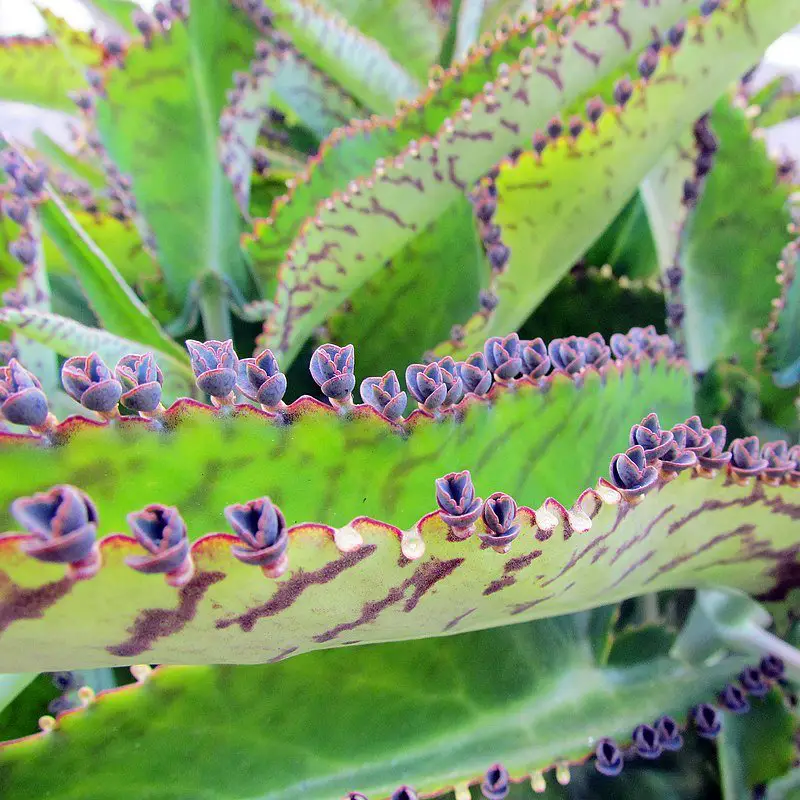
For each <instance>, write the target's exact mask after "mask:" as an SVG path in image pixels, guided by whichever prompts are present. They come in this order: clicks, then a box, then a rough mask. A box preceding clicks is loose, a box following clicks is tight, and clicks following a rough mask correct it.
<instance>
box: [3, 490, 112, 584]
mask: <svg viewBox="0 0 800 800" xmlns="http://www.w3.org/2000/svg"><path fill="white" fill-rule="evenodd" d="M11 514H12V516H13V517H14V519H16V520H17V522H19V524H20V525H22V527H23V528H25V530H27V531H28V533H30V534H31V538H30V539H29V540H26V541H25V542H23V544H22V549H23V550H24V551H25V552H26V553H27V554H28V555H30V556H33V557H34V558H36V559H38V560H39V561H46V562H48V563H52V564H67V565H68V567H67V569H68V572H69V574H70V576H71V577H72V578H73V579H74V580H83V579H86V578H91V577H92V576H94V575H95V574H97V571H98V570H99V569H100V550H99V548H98V546H97V542H96V540H97V509H96V508H95V506H94V503H93V502H92V501H91V499H90V498H89V496H88V495H86V494H84V492H82V491H81V490H80V489H76V488H75V487H74V486H68V485H64V486H54V487H53V488H52V489H50V490H49V491H47V492H44V493H42V494H35V495H33V496H32V497H20V498H19V499H18V500H15V501H14V502H13V503H12V504H11Z"/></svg>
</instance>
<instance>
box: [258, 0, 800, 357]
mask: <svg viewBox="0 0 800 800" xmlns="http://www.w3.org/2000/svg"><path fill="white" fill-rule="evenodd" d="M771 1H772V0H765V11H764V13H763V15H762V14H761V13H760V14H759V16H758V20H755V19H753V20H750V22H752V23H753V25H754V26H756V27H753V26H751V25H749V24H746V23H745V21H744V18H743V16H741V15H734V14H732V13H731V12H726V11H721V12H719V19H718V20H717V19H715V20H714V22H713V24H714V26H715V31H716V32H717V33H716V34H715V35H714V36H707V37H705V38H704V39H703V41H702V42H697V41H695V40H694V39H695V37H693V36H692V35H690V36H687V37H686V40H687V43H686V44H685V45H684V46H683V47H682V48H681V49H680V50H679V51H678V52H677V53H675V54H674V55H673V56H672V58H671V60H670V62H669V65H668V66H665V67H663V69H662V72H660V73H657V75H656V76H655V77H654V78H653V79H652V81H651V82H650V84H649V85H648V87H647V91H646V92H645V94H646V95H647V98H648V100H647V102H648V104H650V103H656V102H657V103H658V105H659V108H664V109H665V110H664V116H661V115H658V116H657V117H654V116H653V115H652V114H651V113H649V112H642V111H641V108H640V101H635V102H632V103H631V104H629V108H628V109H627V110H626V112H625V114H624V115H623V122H624V125H623V124H621V125H620V126H619V130H618V131H616V132H615V133H616V135H615V137H614V140H615V141H622V142H625V141H626V134H625V130H626V129H627V130H628V132H629V133H628V135H627V136H628V137H629V138H627V142H626V144H627V146H626V148H625V159H624V161H623V164H624V166H625V171H624V176H620V178H619V181H615V182H614V184H613V185H612V186H607V185H603V184H602V182H601V183H600V188H597V183H596V182H595V183H594V184H592V185H591V186H590V187H589V189H587V191H592V192H594V191H597V192H598V193H599V196H600V198H603V196H604V191H605V190H608V191H609V192H614V190H616V191H617V192H618V197H617V198H616V199H615V197H614V196H613V194H612V199H611V200H610V202H607V203H605V206H604V207H605V208H606V209H608V212H609V213H610V215H611V218H613V215H614V214H615V213H616V212H617V211H618V210H619V209H620V208H621V207H622V205H623V203H624V202H625V200H626V199H627V198H628V197H629V196H630V194H631V192H632V191H633V188H634V187H635V185H636V183H637V182H638V180H639V179H640V178H641V177H642V176H643V175H644V174H645V173H646V171H647V169H648V168H649V167H650V166H651V165H652V164H653V162H654V161H655V160H656V158H657V156H658V154H659V153H660V152H661V150H663V147H664V146H665V145H666V144H667V143H668V142H669V141H671V139H672V138H674V136H675V135H676V133H677V131H678V130H680V126H681V124H682V123H684V124H685V123H688V121H689V120H691V119H692V117H693V116H695V115H696V113H697V112H698V111H699V110H700V109H702V108H703V107H705V106H707V104H708V102H709V101H710V99H711V98H713V97H715V96H716V95H717V94H718V93H719V91H721V90H722V88H723V87H724V86H725V83H726V82H727V81H728V80H729V79H730V77H731V74H736V73H737V72H738V71H739V70H741V69H742V65H743V64H746V63H748V60H749V59H750V58H752V57H753V55H754V54H755V53H757V52H759V51H760V49H761V48H762V47H763V46H764V44H766V43H767V42H768V41H769V40H770V39H771V38H773V36H774V34H775V33H776V32H777V31H779V30H780V28H781V27H782V26H785V25H786V24H787V23H788V21H789V20H793V19H794V17H795V15H796V13H797V12H798V10H800V8H798V9H795V8H791V9H789V7H788V6H787V5H786V4H785V3H784V4H782V5H781V6H780V13H777V12H776V13H771V12H770V13H768V12H767V11H766V5H768V4H769V2H771ZM796 1H797V0H793V2H796ZM680 5H681V7H680V8H679V9H678V8H675V7H674V5H673V4H672V3H661V4H660V5H659V6H658V7H657V8H650V9H649V10H647V11H645V10H643V9H642V8H641V7H633V6H625V8H624V9H623V10H622V12H620V13H621V14H624V13H625V11H626V10H627V11H628V12H629V16H626V17H625V18H624V22H623V24H624V25H626V26H627V28H628V29H629V30H630V31H631V36H633V37H634V38H637V37H641V38H643V39H644V38H645V37H646V36H651V35H652V28H651V25H652V24H655V23H656V18H658V21H659V22H669V21H670V19H672V17H673V15H675V14H676V12H679V13H680V14H683V13H684V12H685V9H684V8H683V5H682V4H680ZM798 6H799V7H800V3H798ZM609 13H610V12H609ZM614 13H616V12H614ZM709 24H710V23H709ZM579 30H580V29H579ZM576 36H577V34H576ZM592 37H594V39H592ZM585 40H586V41H590V42H592V41H593V43H594V49H595V50H597V49H600V50H601V52H604V56H605V57H604V59H603V60H602V61H601V64H602V65H607V67H608V69H612V68H613V67H615V66H618V64H619V62H620V61H623V60H624V48H623V47H622V45H621V44H620V42H619V35H618V34H617V33H615V32H614V30H613V29H611V28H609V27H608V26H601V25H596V26H594V27H590V28H588V29H587V31H586V32H585ZM603 48H607V49H606V50H604V49H603ZM620 50H622V51H623V52H620ZM560 52H563V56H562V60H561V62H560V64H559V68H558V69H559V72H558V75H559V79H560V81H561V84H560V88H559V84H558V81H554V80H553V79H552V77H549V78H548V77H544V76H543V75H542V73H541V71H537V69H536V66H537V65H535V62H534V64H533V65H532V64H528V65H527V66H526V65H517V66H514V67H511V68H510V69H509V70H508V73H507V75H506V76H505V77H504V78H503V79H502V81H501V83H502V87H501V86H498V87H497V88H496V89H495V90H494V94H491V95H490V101H489V102H486V101H485V100H484V98H483V97H479V98H477V99H476V101H475V102H474V104H473V105H472V106H471V108H470V109H468V110H464V111H461V112H459V114H457V115H455V116H454V118H453V121H452V123H451V125H449V126H447V127H446V128H445V129H443V131H442V132H441V135H440V137H439V138H438V139H436V140H431V141H421V142H420V143H419V144H418V145H417V146H415V147H410V148H409V150H408V152H406V153H405V154H404V156H403V157H401V158H398V159H394V160H392V161H387V162H386V163H384V164H383V165H380V164H379V165H378V166H377V167H376V169H375V170H374V171H373V173H372V174H371V175H370V176H369V177H368V178H366V179H364V180H360V181H357V182H355V184H354V185H353V186H352V187H351V189H350V191H349V192H348V195H347V196H346V197H342V196H335V197H333V198H331V199H330V201H329V202H327V203H323V204H321V205H320V206H319V207H318V209H317V213H316V214H315V216H314V217H313V218H312V219H310V220H309V221H308V223H307V224H306V225H305V226H304V227H303V229H302V230H301V233H300V234H299V235H298V237H297V239H296V240H295V242H294V244H293V245H292V247H291V249H290V250H289V252H288V254H287V259H286V261H285V262H284V264H283V265H282V267H281V269H280V271H279V275H278V279H279V284H278V291H277V293H276V295H275V308H276V311H275V313H274V314H273V316H272V318H271V319H270V320H269V322H268V324H267V326H266V327H265V334H266V335H265V342H266V343H267V345H268V346H271V347H272V348H273V349H274V350H277V351H278V352H280V353H282V354H284V355H288V356H289V357H290V358H291V357H292V356H294V355H295V354H296V352H297V350H298V348H299V347H300V346H301V344H302V343H303V342H304V341H305V340H306V339H307V338H308V336H309V335H310V333H311V332H312V331H313V329H314V327H315V326H316V325H318V324H319V323H320V322H321V321H322V319H323V318H324V317H325V316H326V315H327V314H328V313H329V312H330V311H331V310H332V309H333V308H334V307H335V306H336V305H337V304H338V303H339V302H341V301H342V300H344V299H345V298H346V297H347V296H348V295H349V294H351V293H352V291H353V290H354V289H356V288H357V287H358V286H360V285H361V284H362V283H364V281H365V280H366V279H367V278H369V277H370V276H371V275H373V274H374V273H375V272H376V271H377V269H379V267H380V265H381V264H383V263H385V262H386V261H387V260H388V259H390V258H391V257H392V256H393V255H394V253H396V252H397V251H398V250H399V249H400V248H402V247H403V246H404V245H405V244H406V243H407V242H408V241H409V240H410V239H411V238H413V236H415V235H416V234H417V233H418V231H419V230H421V228H422V227H423V226H424V225H426V224H428V223H429V222H430V221H431V220H432V219H434V218H436V217H437V216H438V215H439V214H441V213H442V211H443V209H446V208H447V207H448V205H449V203H450V202H451V201H452V199H453V198H454V197H455V196H456V195H457V194H458V193H461V192H463V191H464V190H465V189H466V188H467V187H468V186H469V185H470V184H471V183H472V182H473V181H474V180H475V179H476V178H477V177H478V176H479V175H481V174H483V173H484V172H485V171H486V170H487V169H488V168H489V167H491V165H492V163H493V162H494V161H496V159H497V158H498V157H499V156H501V155H502V154H503V153H504V152H508V151H509V150H510V149H511V148H512V147H513V146H514V144H516V143H519V142H520V141H521V140H523V132H524V139H527V137H528V136H529V135H530V131H531V129H532V128H534V127H536V126H539V125H541V126H544V125H545V123H546V121H547V119H548V117H549V116H550V115H551V114H552V113H553V112H554V111H557V110H559V109H563V108H564V106H565V104H568V103H569V102H570V101H572V102H575V101H576V100H577V96H582V95H583V93H584V92H586V91H587V90H589V91H591V90H592V88H593V87H594V86H596V81H597V78H596V76H595V73H594V72H589V71H587V70H586V68H585V60H586V59H585V56H584V55H581V54H580V53H579V51H577V50H575V49H568V48H565V49H564V51H560ZM541 69H542V67H541V66H540V65H539V70H541ZM701 69H703V70H707V75H706V79H705V80H703V81H697V80H695V79H694V78H695V75H696V74H697V72H698V71H699V70H701ZM534 91H535V92H536V97H537V102H536V103H535V104H533V103H530V102H528V103H526V102H523V101H522V100H520V98H522V97H530V96H532V93H533V92H534ZM667 108H669V109H670V111H671V112H672V113H671V114H668V113H667V111H666V109H667ZM629 117H630V119H631V122H630V123H628V121H627V120H628V118H629ZM607 119H608V120H609V121H608V122H606V123H605V129H606V136H608V135H609V132H608V126H609V125H610V124H611V123H613V122H614V121H615V120H614V118H613V115H608V117H607ZM500 120H503V124H501V123H500ZM641 120H644V121H641ZM602 122H603V120H602V119H601V123H602ZM637 123H638V124H637ZM643 130H645V131H647V134H646V136H645V138H644V140H642V138H641V133H642V131H643ZM634 132H635V133H634ZM656 141H658V142H659V147H658V148H656V147H654V146H653V144H654V143H655V142H656ZM580 142H583V146H584V147H586V148H590V147H591V142H592V136H591V135H586V137H585V139H584V137H580V139H579V143H580ZM634 143H635V146H634ZM578 146H580V144H579V145H578ZM558 152H559V151H558V150H557V151H556V154H557V155H558ZM606 158H608V153H607V152H606V151H605V150H603V151H602V152H600V151H598V152H597V155H596V156H595V158H594V159H593V161H592V163H599V162H600V161H603V160H604V159H606ZM573 161H576V162H577V161H579V159H573ZM521 163H522V164H523V165H524V167H521V168H520V169H523V168H527V169H529V170H531V171H533V169H534V167H535V164H534V163H533V160H532V159H530V158H525V157H524V156H523V159H522V161H521ZM619 164H620V159H619V157H617V158H615V159H613V161H612V164H611V166H612V168H616V169H619V168H620V167H619ZM631 165H638V172H637V171H636V170H635V169H634V168H633V166H631ZM629 166H630V168H629ZM564 169H567V167H566V166H565V167H564ZM584 175H585V167H583V169H582V170H581V176H580V178H579V179H578V182H577V186H580V187H582V188H585V183H584V181H585V177H584ZM532 179H533V180H535V177H533V178H532ZM559 179H560V180H561V181H562V182H561V184H560V185H561V186H562V187H563V186H565V185H569V183H568V182H567V181H564V180H563V176H562V175H561V174H560V175H559ZM626 180H627V184H625V183H624V182H625V181H626ZM623 185H624V190H623ZM524 196H525V197H526V207H527V203H528V202H530V201H528V200H527V198H528V197H529V193H528V192H526V193H525V195H524ZM580 196H581V195H580V193H579V192H578V191H576V190H575V189H573V191H572V193H571V194H569V199H570V201H571V204H575V203H576V202H578V201H579V199H580ZM594 207H595V204H592V206H590V208H591V209H593V208H594ZM499 211H500V209H498V219H499ZM561 216H562V217H566V215H565V214H563V213H562V215H561ZM608 221H610V220H609V219H604V220H602V221H594V220H592V221H591V222H590V223H588V224H587V223H586V220H585V219H584V218H583V217H581V218H579V219H578V220H576V221H574V224H572V225H571V226H570V227H569V228H568V230H567V231H565V232H564V234H563V236H562V240H561V241H563V240H564V239H566V241H567V244H563V245H560V246H561V247H563V248H564V249H565V250H567V251H568V258H567V259H566V263H559V262H556V263H557V264H558V266H556V265H555V264H554V265H553V266H552V267H551V268H550V269H549V270H548V272H547V275H548V277H547V278H546V279H545V280H544V281H539V282H534V284H533V286H534V288H533V290H532V291H531V290H528V291H527V292H519V293H518V294H516V295H514V296H513V297H510V298H508V301H507V303H506V305H505V308H504V310H503V314H502V319H503V321H502V323H500V322H499V321H498V322H497V323H496V324H497V325H498V327H499V328H501V329H502V330H503V331H507V330H508V328H509V327H512V328H513V327H515V326H516V325H519V324H520V323H521V322H522V320H524V318H525V317H526V316H527V314H528V313H529V311H530V310H531V308H532V307H534V306H535V304H536V302H537V299H541V298H542V297H543V296H545V294H546V292H547V289H549V288H550V287H551V286H552V285H554V284H555V282H556V281H557V279H558V277H559V276H560V274H563V271H564V270H565V269H566V268H567V267H568V266H569V265H570V264H571V263H574V260H575V259H576V258H577V257H578V256H579V255H580V254H581V253H582V251H583V250H584V249H585V247H586V246H587V245H588V243H589V242H590V241H592V240H593V239H594V238H595V237H596V236H597V235H598V234H599V233H600V232H601V231H602V229H603V228H604V227H605V224H607V222H608ZM500 224H502V223H500ZM576 225H578V227H579V230H581V231H584V230H590V231H591V236H590V237H589V238H588V240H587V241H585V242H583V243H582V245H581V246H578V247H571V246H570V243H571V242H573V241H575V240H576V239H577V237H575V236H574V235H573V234H574V230H575V226H576ZM513 253H514V247H513V245H512V259H513V258H514V255H513ZM523 253H524V250H520V251H519V252H518V253H517V258H518V259H519V257H520V256H521V255H523ZM545 263H547V262H545ZM542 268H544V265H542ZM526 269H527V270H529V267H527V266H526ZM559 269H560V271H559ZM510 272H511V267H509V273H510ZM503 277H504V278H507V277H508V276H507V275H504V276H503ZM508 282H509V283H511V281H510V280H509V281H508ZM522 298H525V302H524V303H523V301H522ZM501 303H502V301H501ZM499 317H500V315H496V319H499ZM491 332H493V331H492V328H491V324H490V325H489V329H488V330H486V331H484V332H482V336H481V338H484V337H485V335H486V334H487V333H491ZM467 347H468V348H470V347H472V349H474V347H473V346H472V344H471V343H470V344H469V345H467ZM467 352H469V350H467Z"/></svg>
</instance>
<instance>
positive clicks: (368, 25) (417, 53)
mask: <svg viewBox="0 0 800 800" xmlns="http://www.w3.org/2000/svg"><path fill="white" fill-rule="evenodd" d="M323 5H324V6H326V7H328V8H330V9H331V10H332V11H334V12H336V13H338V14H341V16H342V17H344V19H345V20H347V22H348V23H349V24H350V25H352V26H353V27H355V28H357V29H358V30H360V31H361V32H362V33H363V34H364V35H365V36H369V37H370V38H372V39H375V40H376V41H377V42H379V43H380V44H381V45H383V46H384V47H385V48H386V51H387V52H388V53H389V55H390V56H391V57H392V58H393V59H394V60H395V61H396V62H397V63H398V64H400V66H402V67H404V68H405V69H406V70H407V71H408V72H409V73H410V74H411V75H412V77H415V78H417V80H419V81H423V82H424V81H425V80H427V77H428V69H429V67H430V65H431V64H433V63H434V62H435V61H436V57H437V56H438V55H439V48H440V46H441V42H442V36H443V34H444V31H443V28H442V25H441V23H440V22H439V21H438V20H437V19H436V17H435V15H434V14H433V6H431V4H430V1H429V0H384V2H382V3H380V4H376V3H375V2H374V0H324V3H323Z"/></svg>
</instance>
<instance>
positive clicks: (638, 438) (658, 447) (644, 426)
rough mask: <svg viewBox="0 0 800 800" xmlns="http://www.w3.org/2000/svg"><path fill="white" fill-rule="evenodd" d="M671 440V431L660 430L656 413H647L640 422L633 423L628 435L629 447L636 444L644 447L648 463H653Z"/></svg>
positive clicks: (667, 448) (664, 451)
mask: <svg viewBox="0 0 800 800" xmlns="http://www.w3.org/2000/svg"><path fill="white" fill-rule="evenodd" d="M672 441H673V434H672V431H664V430H661V425H660V423H659V421H658V416H657V415H656V414H648V415H647V416H646V417H645V418H644V419H643V420H642V421H641V423H639V424H637V425H634V426H633V427H632V428H631V432H630V437H629V444H630V446H631V447H632V446H633V445H636V444H638V445H641V446H642V447H643V448H644V455H645V459H646V460H647V463H648V464H653V463H654V462H655V461H657V460H658V459H660V458H661V456H663V455H664V453H666V452H667V450H669V446H670V444H672Z"/></svg>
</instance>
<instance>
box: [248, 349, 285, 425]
mask: <svg viewBox="0 0 800 800" xmlns="http://www.w3.org/2000/svg"><path fill="white" fill-rule="evenodd" d="M236 373H237V376H236V388H237V389H238V390H239V391H240V392H241V393H242V394H243V395H244V396H245V397H247V398H248V399H249V400H252V401H253V402H255V403H259V404H260V405H261V407H262V408H263V409H264V410H265V411H269V412H273V413H274V412H275V411H277V410H278V409H280V408H283V405H284V403H283V396H284V395H285V394H286V375H284V374H283V373H282V372H281V370H280V367H279V366H278V360H277V359H276V358H275V356H274V355H273V353H272V350H262V351H261V352H260V353H259V354H258V355H256V356H255V357H254V358H242V359H240V360H239V363H238V365H237V368H236Z"/></svg>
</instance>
